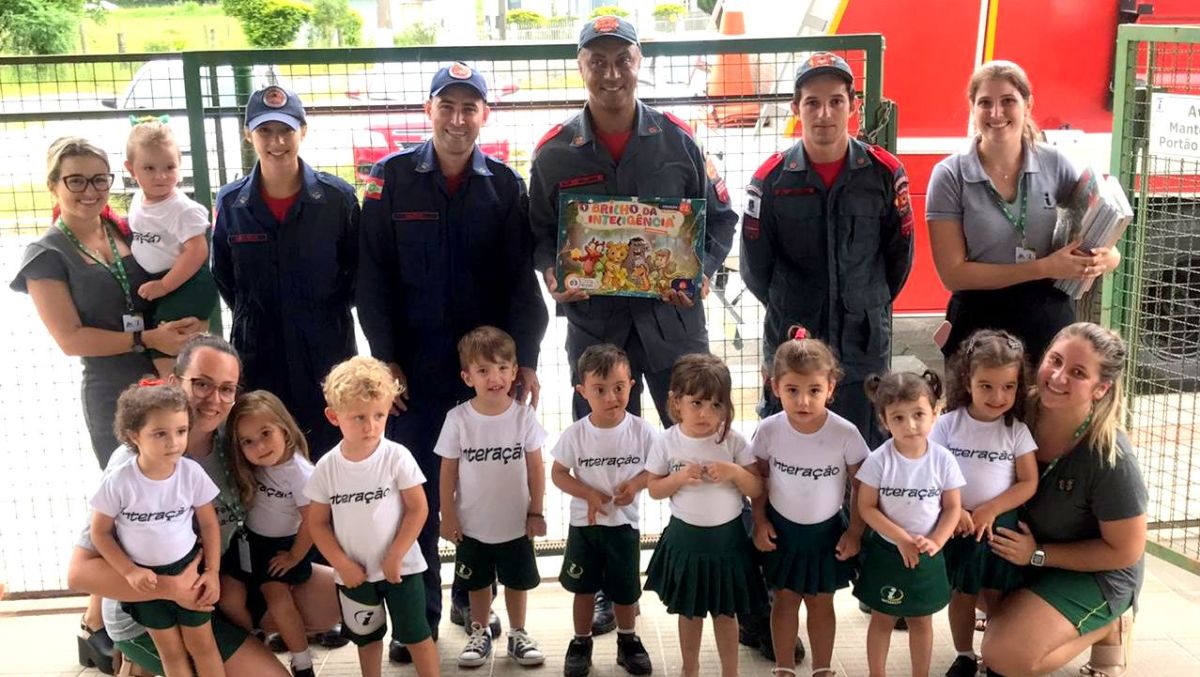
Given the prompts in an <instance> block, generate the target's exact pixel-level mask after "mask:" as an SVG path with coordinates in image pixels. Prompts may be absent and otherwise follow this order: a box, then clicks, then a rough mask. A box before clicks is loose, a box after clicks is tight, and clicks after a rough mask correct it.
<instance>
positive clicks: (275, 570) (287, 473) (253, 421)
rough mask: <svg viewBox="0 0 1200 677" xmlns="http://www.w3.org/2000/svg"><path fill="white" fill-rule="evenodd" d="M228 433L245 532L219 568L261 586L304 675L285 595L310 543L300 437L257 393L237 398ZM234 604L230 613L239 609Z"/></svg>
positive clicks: (300, 579)
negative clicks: (242, 509)
mask: <svg viewBox="0 0 1200 677" xmlns="http://www.w3.org/2000/svg"><path fill="white" fill-rule="evenodd" d="M229 430H230V431H232V433H233V435H232V438H233V439H232V446H233V448H234V449H235V452H234V453H233V454H231V457H232V459H233V477H234V480H235V481H236V483H237V488H238V494H239V495H240V497H241V499H242V505H244V506H246V507H247V508H248V511H247V513H246V524H245V530H244V531H243V532H241V533H239V534H238V536H237V537H236V538H235V540H234V542H233V543H232V544H231V546H230V547H229V548H228V549H227V550H226V554H225V557H226V560H225V563H224V566H222V567H221V569H222V571H224V572H225V573H226V574H227V575H231V576H233V577H234V578H236V579H238V580H241V581H242V582H244V583H246V584H247V585H253V586H255V587H257V588H259V589H260V590H262V593H263V597H264V598H265V599H266V602H267V610H268V611H270V612H271V618H272V619H274V620H275V624H276V625H277V626H278V627H279V636H280V637H281V638H282V639H283V642H284V644H285V645H287V648H288V651H290V652H291V654H292V674H293V675H295V676H296V677H312V674H313V667H312V654H311V653H310V652H309V650H308V637H307V635H306V634H305V632H304V619H302V618H301V617H300V612H299V611H298V610H297V608H296V603H295V601H294V600H293V599H292V587H293V586H296V585H300V584H301V583H304V582H305V581H307V580H308V579H309V578H310V577H311V576H312V558H311V552H312V546H313V541H312V536H311V535H310V534H309V530H308V527H307V526H306V525H305V523H304V522H305V520H304V518H305V516H306V515H307V514H308V505H309V500H308V496H306V495H305V494H304V487H305V485H307V484H308V479H309V477H311V476H312V473H313V465H312V463H310V462H309V460H308V442H307V441H306V440H305V439H304V434H303V433H301V432H300V427H299V426H298V425H296V419H294V418H292V415H291V414H290V413H288V410H287V407H285V406H284V404H283V402H281V401H280V400H279V398H278V397H276V396H274V395H272V394H271V393H269V392H267V391H265V390H254V391H251V392H248V393H246V394H245V395H242V396H241V397H239V398H238V400H237V404H235V405H234V406H233V410H232V411H231V412H230V413H229ZM241 606H242V607H243V610H235V611H234V614H238V613H239V612H240V613H245V611H244V606H245V605H241ZM222 608H224V607H222ZM227 615H228V614H227Z"/></svg>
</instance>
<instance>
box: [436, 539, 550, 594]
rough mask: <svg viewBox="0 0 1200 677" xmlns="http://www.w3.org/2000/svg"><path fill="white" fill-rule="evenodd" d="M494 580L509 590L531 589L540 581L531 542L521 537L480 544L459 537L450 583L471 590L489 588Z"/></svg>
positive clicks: (479, 542)
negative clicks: (452, 577) (452, 578)
mask: <svg viewBox="0 0 1200 677" xmlns="http://www.w3.org/2000/svg"><path fill="white" fill-rule="evenodd" d="M497 579H499V581H500V582H501V583H502V584H503V585H504V587H506V588H512V589H513V590H532V589H534V588H536V587H537V586H538V583H541V582H542V576H541V574H539V573H538V568H537V557H536V556H535V555H534V554H533V541H531V540H529V537H528V536H522V537H520V538H515V539H513V540H511V541H506V542H504V543H484V542H482V541H477V540H475V539H474V538H471V537H470V536H463V539H462V541H461V542H459V544H458V549H457V550H456V551H455V553H454V582H455V583H457V584H458V586H459V587H461V588H462V589H463V590H467V591H471V590H482V589H484V588H490V587H491V586H492V581H495V580H497Z"/></svg>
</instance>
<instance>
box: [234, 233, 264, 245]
mask: <svg viewBox="0 0 1200 677" xmlns="http://www.w3.org/2000/svg"><path fill="white" fill-rule="evenodd" d="M268 240H270V238H269V237H267V234H266V233H239V234H237V235H230V236H229V241H230V242H231V243H233V244H247V243H251V242H267V241H268Z"/></svg>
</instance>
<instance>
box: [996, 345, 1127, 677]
mask: <svg viewBox="0 0 1200 677" xmlns="http://www.w3.org/2000/svg"><path fill="white" fill-rule="evenodd" d="M1125 357H1126V351H1125V344H1124V342H1122V341H1121V338H1120V337H1119V336H1117V335H1116V334H1115V333H1113V332H1112V331H1110V330H1108V329H1104V328H1103V327H1100V326H1099V325H1095V324H1092V323H1089V322H1079V323H1075V324H1072V325H1069V326H1067V327H1066V328H1064V329H1063V330H1062V331H1060V332H1058V334H1057V335H1056V336H1055V337H1054V340H1053V341H1052V342H1051V343H1050V347H1049V349H1048V350H1047V351H1046V355H1045V357H1044V358H1043V359H1042V362H1041V365H1040V366H1039V367H1038V370H1037V376H1036V382H1035V385H1036V387H1035V389H1034V390H1033V391H1032V394H1031V396H1030V398H1029V402H1028V405H1027V407H1026V411H1027V412H1028V422H1029V427H1030V429H1031V430H1032V431H1033V437H1034V441H1035V442H1037V452H1035V453H1036V456H1037V461H1038V470H1039V474H1040V481H1039V483H1038V488H1037V493H1035V494H1034V496H1033V498H1032V499H1030V500H1029V502H1028V503H1026V505H1025V512H1024V521H1023V522H1020V523H1019V524H1018V528H1017V529H1016V530H1012V529H1005V528H999V529H997V530H996V531H995V534H994V535H993V538H992V550H993V551H994V552H995V553H996V554H997V555H999V556H1000V557H1002V558H1004V559H1005V560H1007V561H1009V562H1012V563H1013V564H1017V565H1020V566H1026V565H1028V569H1027V571H1028V572H1029V573H1030V574H1031V576H1029V578H1028V583H1027V587H1026V588H1024V589H1021V590H1017V591H1015V592H1013V593H1012V594H1010V595H1009V596H1008V597H1006V598H1004V600H1003V601H1002V602H1001V603H1000V606H999V609H997V610H995V611H994V612H993V613H992V614H991V617H990V618H989V620H988V627H987V631H986V632H985V633H984V636H983V660H984V663H986V664H987V666H988V669H989V673H988V674H990V675H1003V676H1004V677H1020V676H1023V675H1044V674H1048V673H1051V672H1054V671H1055V670H1057V669H1059V668H1061V667H1062V666H1063V665H1065V664H1066V663H1067V662H1068V661H1070V660H1071V659H1073V658H1074V657H1075V656H1077V655H1078V654H1080V653H1082V652H1083V650H1084V649H1087V648H1089V647H1091V652H1092V653H1091V660H1090V661H1089V662H1088V663H1087V665H1086V666H1085V667H1084V674H1086V675H1091V676H1092V677H1116V676H1117V675H1120V674H1123V673H1124V672H1125V669H1126V662H1127V658H1128V641H1129V622H1128V620H1127V619H1126V618H1123V614H1125V612H1126V611H1129V610H1133V611H1136V610H1137V594H1138V590H1139V589H1140V588H1141V585H1142V579H1143V577H1144V575H1145V561H1144V554H1145V544H1146V500H1147V499H1146V485H1145V483H1144V482H1143V481H1142V476H1141V473H1140V472H1139V471H1138V466H1137V460H1136V459H1135V458H1134V454H1133V447H1132V446H1131V445H1130V443H1129V439H1128V438H1127V437H1126V436H1125V433H1124V432H1123V431H1122V430H1121V429H1120V421H1121V409H1122V401H1123V399H1122V393H1121V375H1122V372H1123V371H1124V367H1125ZM1030 628H1037V632H1030V631H1029V629H1030Z"/></svg>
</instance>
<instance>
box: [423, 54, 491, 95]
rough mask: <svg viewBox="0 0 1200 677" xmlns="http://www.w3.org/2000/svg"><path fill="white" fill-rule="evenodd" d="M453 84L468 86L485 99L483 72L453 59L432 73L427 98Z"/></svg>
mask: <svg viewBox="0 0 1200 677" xmlns="http://www.w3.org/2000/svg"><path fill="white" fill-rule="evenodd" d="M454 85H463V86H464V87H470V88H471V89H473V90H475V93H476V94H478V95H479V96H480V97H481V98H483V100H484V101H487V92H488V87H487V79H486V78H484V77H483V73H480V72H479V71H477V70H475V69H474V68H471V67H470V66H468V65H467V64H465V63H463V62H461V61H455V62H454V63H452V64H450V65H449V66H446V67H445V68H442V69H441V70H439V71H438V72H437V73H434V75H433V82H432V83H430V85H429V98H431V99H432V98H433V97H435V96H437V95H438V94H441V93H442V90H444V89H446V88H447V87H452V86H454Z"/></svg>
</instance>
